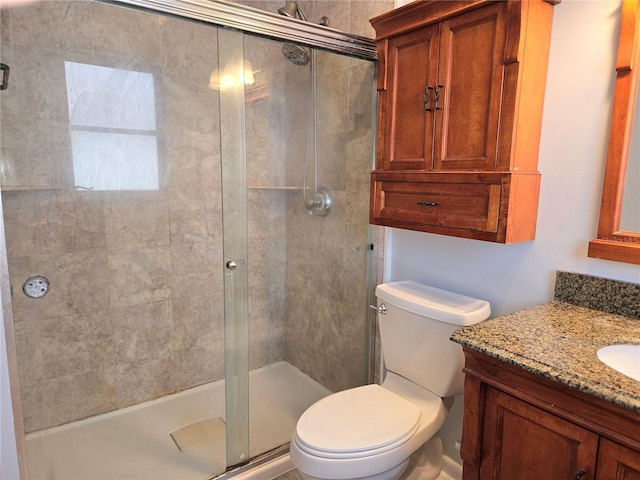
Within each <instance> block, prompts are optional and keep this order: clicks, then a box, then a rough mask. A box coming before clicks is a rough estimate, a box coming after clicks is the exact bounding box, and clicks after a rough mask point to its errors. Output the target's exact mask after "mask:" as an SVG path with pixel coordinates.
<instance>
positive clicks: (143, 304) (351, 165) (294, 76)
mask: <svg viewBox="0 0 640 480" xmlns="http://www.w3.org/2000/svg"><path fill="white" fill-rule="evenodd" d="M343 3H344V2H318V5H309V12H311V15H313V14H314V8H320V7H322V10H323V12H322V14H326V15H329V16H330V17H333V16H335V17H336V18H337V19H338V18H339V19H340V21H342V22H345V21H346V18H348V19H349V28H354V30H357V33H361V34H363V33H364V34H366V29H367V25H364V23H363V19H365V17H367V14H366V13H364V12H365V11H366V8H365V7H369V6H370V4H371V5H374V6H377V7H380V6H382V5H383V2H353V3H354V5H358V7H361V8H358V9H357V11H353V12H352V11H349V14H348V15H347V17H344V16H343V14H342V13H340V12H341V11H342V12H344V7H345V5H343ZM326 7H331V8H326ZM276 8H277V7H276ZM325 9H326V10H328V11H326V12H325V11H324V10H325ZM349 10H351V9H349ZM353 10H356V9H355V8H354V9H353ZM336 21H337V20H336ZM355 24H358V25H359V26H358V27H357V28H356V27H355ZM335 26H336V28H339V27H338V25H335ZM360 29H362V30H360ZM114 32H117V34H114ZM0 34H1V41H2V49H1V52H0V55H1V57H2V62H4V63H8V64H10V65H11V67H12V71H11V87H10V88H9V89H8V90H6V91H3V92H2V98H1V101H2V104H1V109H2V116H1V121H2V142H1V144H0V147H1V155H2V169H3V170H2V173H3V178H2V180H3V186H4V187H3V190H4V192H3V202H4V209H5V223H6V235H7V245H8V253H9V268H10V276H11V283H12V288H13V296H12V303H13V310H14V324H15V325H14V326H15V332H16V338H15V341H16V347H17V351H18V369H19V374H20V382H21V390H22V404H23V410H24V418H25V427H26V430H27V431H34V430H38V429H42V428H46V427H49V426H53V425H59V424H63V423H66V422H69V421H72V420H75V419H79V418H84V417H88V416H91V415H95V414H98V413H102V412H106V411H109V410H113V409H117V408H122V407H125V406H128V405H132V404H136V403H139V402H142V401H145V400H148V399H151V398H156V397H159V396H162V395H165V394H168V393H172V392H176V391H179V390H182V389H185V388H188V387H191V386H194V385H198V384H201V383H204V382H207V381H211V380H216V379H219V378H222V376H223V375H224V356H223V328H222V325H223V279H222V272H221V268H220V266H221V264H222V260H223V258H222V235H221V232H222V217H221V191H220V146H219V142H220V140H219V118H218V95H217V93H216V92H215V91H213V90H210V89H209V88H207V84H208V80H209V74H210V72H211V70H212V68H213V67H214V66H215V65H216V63H217V47H216V34H215V29H214V28H211V27H208V26H204V25H200V24H197V23H192V22H184V21H179V20H175V19H171V18H169V17H165V16H155V15H149V14H143V13H138V12H134V11H131V10H127V9H123V8H117V7H113V6H109V5H102V4H97V3H91V2H74V1H71V2H44V3H39V4H35V5H32V6H29V7H24V8H20V9H12V10H3V11H2V28H1V33H0ZM245 51H246V54H247V58H248V59H249V60H250V61H252V62H254V66H255V68H256V69H258V70H261V73H259V74H258V79H259V80H260V81H261V82H263V84H264V85H266V86H267V89H266V91H267V95H266V96H265V97H264V98H262V99H258V100H257V101H253V102H250V103H248V104H247V112H246V115H247V120H246V121H247V132H248V133H247V139H248V144H247V161H248V172H249V178H248V182H249V186H250V187H260V188H250V190H249V193H248V213H249V224H248V232H249V256H248V259H247V261H248V264H249V267H250V270H249V271H250V276H249V289H250V301H249V311H250V325H249V335H250V367H251V368H256V367H259V366H261V365H265V364H269V363H272V362H274V361H278V360H283V359H285V358H286V359H288V360H289V361H290V362H291V363H293V364H294V365H296V366H298V367H299V368H300V369H302V370H303V371H305V372H307V373H309V374H310V375H312V376H313V377H314V378H316V379H317V380H318V381H320V382H321V383H323V384H325V385H326V386H327V387H329V388H331V389H334V390H337V389H341V388H345V387H348V386H352V385H354V384H358V383H360V382H362V381H363V380H364V377H365V374H366V365H365V359H364V358H363V355H364V353H365V343H366V339H365V338H363V334H362V332H363V330H364V328H365V327H366V325H365V322H366V301H365V298H366V257H367V254H366V244H367V227H366V224H367V211H368V207H367V205H368V169H369V166H370V162H371V155H372V152H371V148H372V141H373V139H372V132H371V118H372V112H371V108H372V106H371V102H370V99H371V95H372V88H373V83H372V82H373V64H371V63H368V62H364V61H354V60H350V59H347V58H346V57H336V56H330V55H328V54H326V53H324V54H320V55H319V65H321V67H320V68H319V72H321V73H320V78H319V82H318V83H319V90H320V91H321V98H322V108H321V109H320V112H319V116H320V118H321V120H322V128H321V130H320V136H319V141H320V142H321V148H320V157H321V158H322V160H321V161H322V162H326V163H322V167H321V168H320V175H321V181H320V183H321V185H325V186H327V187H328V188H329V189H330V190H331V191H332V193H333V194H334V199H335V203H334V209H333V211H332V212H331V214H330V215H329V216H327V217H325V218H319V217H310V216H309V215H308V214H307V213H306V210H305V209H304V208H303V207H302V203H301V200H300V192H299V191H290V190H284V189H279V188H271V187H274V186H276V187H280V186H292V185H294V186H295V185H297V186H300V181H301V180H300V178H301V168H302V166H303V165H302V163H301V159H302V156H301V154H300V153H296V151H297V152H300V147H302V151H304V150H303V149H304V145H303V142H304V140H305V133H304V131H301V127H300V123H301V122H302V119H301V117H302V118H304V117H305V116H306V114H305V111H304V109H305V108H306V104H305V102H306V98H307V95H308V94H307V92H306V88H307V87H306V81H304V76H303V75H302V71H301V70H300V67H296V66H294V65H293V64H290V63H289V62H286V61H284V60H283V57H282V55H281V53H280V46H279V45H278V44H276V43H275V42H268V41H266V40H261V39H260V40H259V39H255V38H249V37H248V38H247V39H246V44H245ZM65 60H67V61H75V62H81V63H94V64H99V65H104V66H110V67H114V68H121V69H132V70H139V71H146V72H151V73H153V74H154V75H155V82H156V84H155V85H156V92H157V95H156V96H157V102H156V106H155V107H156V110H157V112H159V113H158V139H159V142H158V145H159V158H160V188H159V190H155V191H111V192H108V191H101V192H99V191H82V190H77V189H75V188H74V186H73V183H74V182H73V171H72V161H71V155H72V154H71V145H70V139H69V133H68V111H67V103H66V87H65V72H64V61H65ZM260 75H262V78H261V77H260ZM283 85H284V86H285V87H287V89H288V90H289V89H290V91H291V94H289V93H288V94H287V96H286V97H281V96H280V94H277V91H276V90H277V89H282V86H283ZM336 93H337V96H336V95H335V94H336ZM331 99H333V100H331ZM303 107H304V108H303ZM283 112H290V113H283ZM296 142H297V143H296ZM328 147H331V148H330V149H328ZM296 148H297V150H296ZM327 165H329V166H328V167H327ZM264 187H267V188H264ZM321 243H322V245H321ZM358 248H359V249H358ZM351 271H353V272H356V273H348V272H351ZM34 274H41V275H44V276H45V277H47V278H48V279H49V281H50V282H51V291H50V293H49V294H48V295H47V296H46V297H44V298H42V299H39V300H33V299H29V298H27V297H26V296H25V295H24V294H23V293H22V291H21V288H22V283H23V282H24V280H25V279H26V278H27V277H28V276H30V275H34ZM285 287H286V288H285Z"/></svg>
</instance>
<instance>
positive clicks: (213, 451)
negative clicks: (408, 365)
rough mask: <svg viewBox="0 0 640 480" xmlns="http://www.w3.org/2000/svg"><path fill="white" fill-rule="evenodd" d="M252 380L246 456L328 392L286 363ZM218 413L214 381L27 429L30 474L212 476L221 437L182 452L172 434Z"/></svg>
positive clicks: (161, 479) (220, 401)
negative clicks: (98, 413) (66, 422)
mask: <svg viewBox="0 0 640 480" xmlns="http://www.w3.org/2000/svg"><path fill="white" fill-rule="evenodd" d="M250 378H251V379H250V395H249V396H250V412H251V413H250V433H249V435H250V449H251V452H250V454H251V455H252V456H253V455H257V454H259V453H261V452H264V451H268V450H271V449H273V448H275V447H277V446H279V445H282V444H284V443H287V442H288V441H289V440H290V438H291V434H292V432H293V428H294V427H295V424H296V421H297V419H298V417H299V416H300V415H301V414H302V413H303V412H304V410H305V409H306V408H307V407H308V406H309V405H311V404H312V403H313V402H315V401H316V400H318V399H320V398H322V397H323V396H325V395H327V394H328V393H330V392H329V391H328V390H327V389H325V388H324V387H322V386H321V385H319V384H318V383H316V382H315V381H313V380H312V379H311V378H309V377H308V376H306V375H305V374H303V373H302V372H300V371H299V370H298V369H296V368H295V367H293V366H291V365H289V364H288V363H286V362H278V363H275V364H273V365H269V366H267V367H263V368H261V369H258V370H254V371H252V372H251V377H250ZM265 413H266V414H265ZM223 416H224V383H223V382H214V383H212V384H208V385H204V386H201V387H196V388H193V389H190V390H188V391H185V392H181V393H178V394H175V395H171V396H168V397H165V398H162V399H159V400H155V401H152V402H148V403H145V404H142V405H138V406H135V407H130V408H127V409H124V410H120V411H117V412H112V413H108V414H105V415H101V416H98V417H94V418H91V419H87V420H82V421H79V422H74V423H72V424H69V425H64V426H62V427H56V428H52V429H48V430H46V431H42V432H37V433H33V434H29V435H27V459H28V469H29V478H30V479H32V480H74V479H77V480H115V479H118V480H120V479H128V480H129V479H132V480H143V479H145V480H146V479H149V480H177V479H180V480H192V479H193V480H203V479H206V478H210V477H211V475H212V472H222V471H224V462H225V442H224V438H220V439H219V440H218V441H214V442H213V443H209V444H207V445H203V446H201V447H197V448H193V449H191V450H187V451H184V452H180V451H179V450H178V448H177V447H176V444H175V443H174V441H173V440H172V438H171V436H170V433H171V432H172V431H174V430H176V429H179V428H181V427H183V426H185V425H189V424H191V423H193V422H198V421H200V420H203V419H206V418H212V417H223ZM291 474H293V472H292V473H291ZM293 478H296V477H293Z"/></svg>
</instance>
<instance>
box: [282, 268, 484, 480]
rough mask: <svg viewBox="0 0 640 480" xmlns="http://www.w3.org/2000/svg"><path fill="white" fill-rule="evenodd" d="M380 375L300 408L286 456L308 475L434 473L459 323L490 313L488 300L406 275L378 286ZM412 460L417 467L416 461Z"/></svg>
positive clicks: (456, 372) (457, 385)
mask: <svg viewBox="0 0 640 480" xmlns="http://www.w3.org/2000/svg"><path fill="white" fill-rule="evenodd" d="M376 297H377V298H378V311H379V315H378V319H379V325H380V338H381V341H382V356H383V359H384V365H385V368H386V375H385V378H384V381H383V382H382V385H365V386H362V387H357V388H352V389H349V390H344V391H341V392H337V393H334V394H332V395H329V396H327V397H325V398H323V399H321V400H319V401H318V402H316V403H315V404H313V405H312V406H311V407H309V408H308V409H307V411H306V412H304V413H303V414H302V416H301V417H300V419H299V420H298V423H297V425H296V428H295V431H294V434H293V438H292V440H291V446H290V452H291V461H292V463H293V465H294V466H295V467H296V468H297V469H298V471H299V473H300V474H301V475H302V476H303V477H304V478H306V479H309V480H333V479H371V480H395V479H397V478H399V477H400V476H401V475H402V474H403V472H404V471H405V469H407V465H408V464H409V461H410V459H411V458H413V459H416V458H418V456H419V457H420V461H415V460H414V461H412V462H411V464H412V467H413V468H415V469H419V470H420V471H416V472H414V471H413V470H412V469H410V471H407V473H406V475H405V476H408V477H407V478H412V479H413V478H416V479H417V478H419V479H421V480H422V479H430V478H437V477H438V475H439V473H440V469H441V465H442V451H443V448H442V441H441V440H440V436H439V435H438V431H439V430H440V427H441V426H442V424H443V423H444V420H445V417H446V415H447V408H446V407H445V402H444V401H443V399H445V398H447V397H452V396H454V395H459V394H461V393H462V391H463V381H464V374H463V373H462V367H463V363H464V357H463V354H462V348H461V347H460V345H457V344H455V343H453V342H451V341H450V340H449V337H450V336H451V334H452V333H453V332H454V331H455V330H457V329H458V328H461V327H464V326H468V325H473V324H475V323H478V322H481V321H483V320H485V319H487V318H488V317H489V314H490V313H491V309H490V306H489V303H487V302H486V301H484V300H478V299H475V298H471V297H466V296H463V295H459V294H456V293H453V292H449V291H446V290H441V289H438V288H434V287H430V286H427V285H423V284H420V283H416V282H413V281H401V282H391V283H385V284H382V285H378V287H377V288H376ZM415 465H417V466H415Z"/></svg>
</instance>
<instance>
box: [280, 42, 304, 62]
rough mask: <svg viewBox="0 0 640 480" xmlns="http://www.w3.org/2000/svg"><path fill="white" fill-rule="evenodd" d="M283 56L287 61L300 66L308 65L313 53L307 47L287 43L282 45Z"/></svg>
mask: <svg viewBox="0 0 640 480" xmlns="http://www.w3.org/2000/svg"><path fill="white" fill-rule="evenodd" d="M282 54H283V55H284V56H285V57H286V58H287V60H289V61H290V62H293V63H295V64H296V65H300V66H303V65H306V64H307V63H309V61H310V60H311V51H310V50H309V49H308V48H306V47H302V46H300V45H296V44H294V43H285V44H284V45H282Z"/></svg>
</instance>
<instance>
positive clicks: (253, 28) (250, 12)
mask: <svg viewBox="0 0 640 480" xmlns="http://www.w3.org/2000/svg"><path fill="white" fill-rule="evenodd" d="M96 1H99V2H102V3H110V4H115V5H130V6H134V7H139V8H143V9H147V10H152V11H155V12H164V13H169V14H172V15H175V16H178V17H183V18H191V19H193V20H199V21H202V22H206V23H212V24H215V25H217V26H221V27H229V28H233V29H236V30H240V31H242V32H244V33H253V34H256V35H261V36H265V37H268V38H271V39H273V40H279V41H288V42H293V43H299V44H302V45H306V46H309V47H317V48H322V49H325V50H328V51H331V52H335V53H342V54H345V55H350V56H353V57H356V58H361V59H364V60H376V59H377V58H378V57H377V46H376V43H375V42H374V41H373V40H371V39H370V38H366V37H361V36H359V35H354V34H349V33H345V32H342V31H340V30H336V29H333V28H330V27H324V26H321V25H318V24H315V23H312V22H303V21H302V20H297V19H294V18H288V17H285V16H282V15H279V14H277V13H271V12H267V11H266V10H260V9H258V8H253V7H249V6H246V5H241V4H237V3H233V2H228V1H225V0H96Z"/></svg>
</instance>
